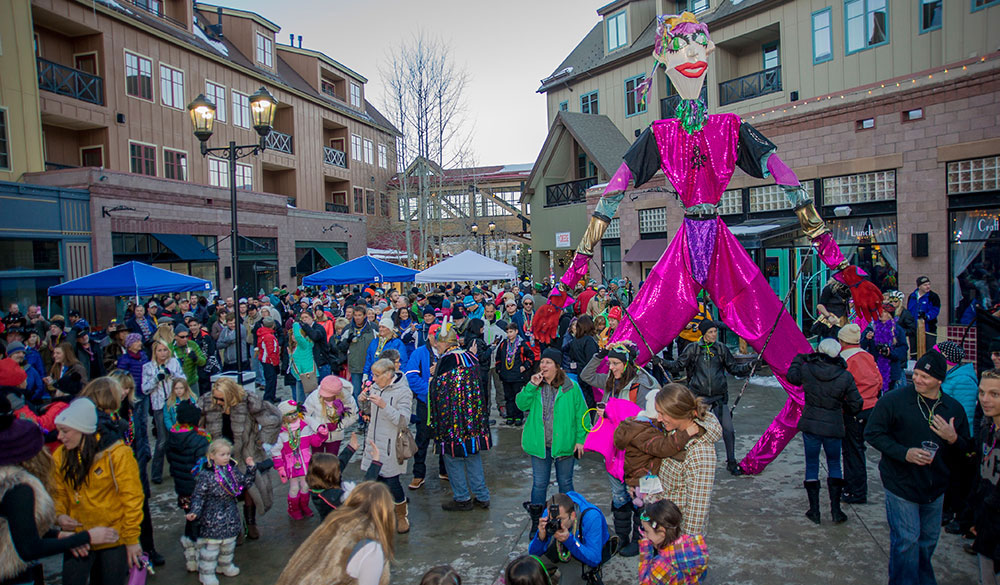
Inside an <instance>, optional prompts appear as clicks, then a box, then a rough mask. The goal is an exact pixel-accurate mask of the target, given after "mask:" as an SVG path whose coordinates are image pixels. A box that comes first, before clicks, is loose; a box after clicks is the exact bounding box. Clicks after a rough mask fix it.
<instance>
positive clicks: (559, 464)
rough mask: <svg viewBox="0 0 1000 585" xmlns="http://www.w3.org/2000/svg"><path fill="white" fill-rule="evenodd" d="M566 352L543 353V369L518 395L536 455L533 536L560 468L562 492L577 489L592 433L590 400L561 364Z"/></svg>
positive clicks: (526, 438) (527, 440) (526, 437)
mask: <svg viewBox="0 0 1000 585" xmlns="http://www.w3.org/2000/svg"><path fill="white" fill-rule="evenodd" d="M561 363H562V352H561V351H559V350H558V349H555V348H553V347H550V348H548V349H546V350H545V351H543V352H542V360H541V362H540V363H539V369H538V373H536V374H535V375H534V376H532V377H531V381H530V382H528V383H527V384H526V385H525V386H524V388H523V389H522V390H521V391H520V392H519V393H518V394H517V398H516V399H515V402H516V403H517V407H518V408H519V409H521V410H523V411H525V412H527V413H528V419H527V422H526V423H525V425H524V432H523V433H522V434H521V448H523V449H524V451H525V453H527V454H528V455H531V475H532V484H531V501H529V502H525V503H524V506H525V508H526V509H527V510H528V513H529V514H530V515H531V531H530V533H529V535H528V536H529V537H530V536H531V535H532V534H533V533H534V532H535V531H536V530H537V529H538V519H539V518H540V517H541V515H542V512H543V511H544V510H545V495H546V493H545V492H546V488H547V487H548V485H549V478H550V477H551V473H552V464H553V462H554V463H555V467H556V481H557V482H559V491H560V492H562V493H568V492H571V491H573V457H574V455H575V456H576V457H581V456H583V441H584V439H585V438H586V437H587V431H586V430H585V429H584V428H583V422H582V420H581V419H582V418H583V416H584V414H586V412H587V402H586V401H585V400H584V399H583V392H582V391H581V390H580V386H578V385H577V383H576V382H574V381H573V380H571V379H570V378H569V377H567V376H566V372H564V371H563V370H562V368H560V367H559V364H561Z"/></svg>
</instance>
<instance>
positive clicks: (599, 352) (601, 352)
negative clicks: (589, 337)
mask: <svg viewBox="0 0 1000 585" xmlns="http://www.w3.org/2000/svg"><path fill="white" fill-rule="evenodd" d="M597 357H599V358H601V359H602V360H603V359H604V358H606V357H608V349H607V348H604V349H599V350H597Z"/></svg>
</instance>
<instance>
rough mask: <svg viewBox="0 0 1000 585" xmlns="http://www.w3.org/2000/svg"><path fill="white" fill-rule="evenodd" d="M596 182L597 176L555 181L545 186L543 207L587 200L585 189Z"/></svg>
mask: <svg viewBox="0 0 1000 585" xmlns="http://www.w3.org/2000/svg"><path fill="white" fill-rule="evenodd" d="M596 184H597V177H588V178H586V179H580V180H578V181H568V182H566V183H557V184H555V185H549V186H547V187H545V207H558V206H560V205H572V204H574V203H583V202H585V201H587V189H589V188H590V187H593V186H594V185H596Z"/></svg>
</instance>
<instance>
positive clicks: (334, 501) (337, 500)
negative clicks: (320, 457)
mask: <svg viewBox="0 0 1000 585" xmlns="http://www.w3.org/2000/svg"><path fill="white" fill-rule="evenodd" d="M352 457H354V448H353V447H351V446H350V445H348V446H347V447H344V449H343V450H342V451H341V452H340V455H338V456H337V459H338V462H337V464H338V465H339V466H340V477H341V478H343V477H344V470H345V469H347V464H348V463H350V462H351V458H352ZM381 469H382V462H381V461H372V463H371V465H370V466H369V467H368V473H365V478H364V479H363V480H361V481H376V480H377V479H378V475H379V470H381ZM352 489H354V485H353V484H352V483H351V482H349V481H345V480H343V479H341V482H340V485H339V486H337V487H331V488H327V489H325V490H323V491H321V492H317V491H315V490H310V491H311V492H312V494H311V496H310V499H311V500H312V505H313V507H314V508H316V512H318V513H319V517H320V519H321V520H325V519H326V517H327V516H328V515H329V514H330V512H333V511H334V510H336V509H337V508H339V507H340V505H341V504H342V503H344V500H345V499H347V494H348V492H350V491H351V490H352Z"/></svg>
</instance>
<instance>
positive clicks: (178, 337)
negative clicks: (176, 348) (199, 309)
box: [177, 333, 188, 339]
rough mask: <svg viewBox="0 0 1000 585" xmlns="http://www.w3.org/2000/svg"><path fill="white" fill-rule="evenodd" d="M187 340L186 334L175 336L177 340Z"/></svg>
mask: <svg viewBox="0 0 1000 585" xmlns="http://www.w3.org/2000/svg"><path fill="white" fill-rule="evenodd" d="M187 338H188V334H187V333H178V334H177V339H187Z"/></svg>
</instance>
